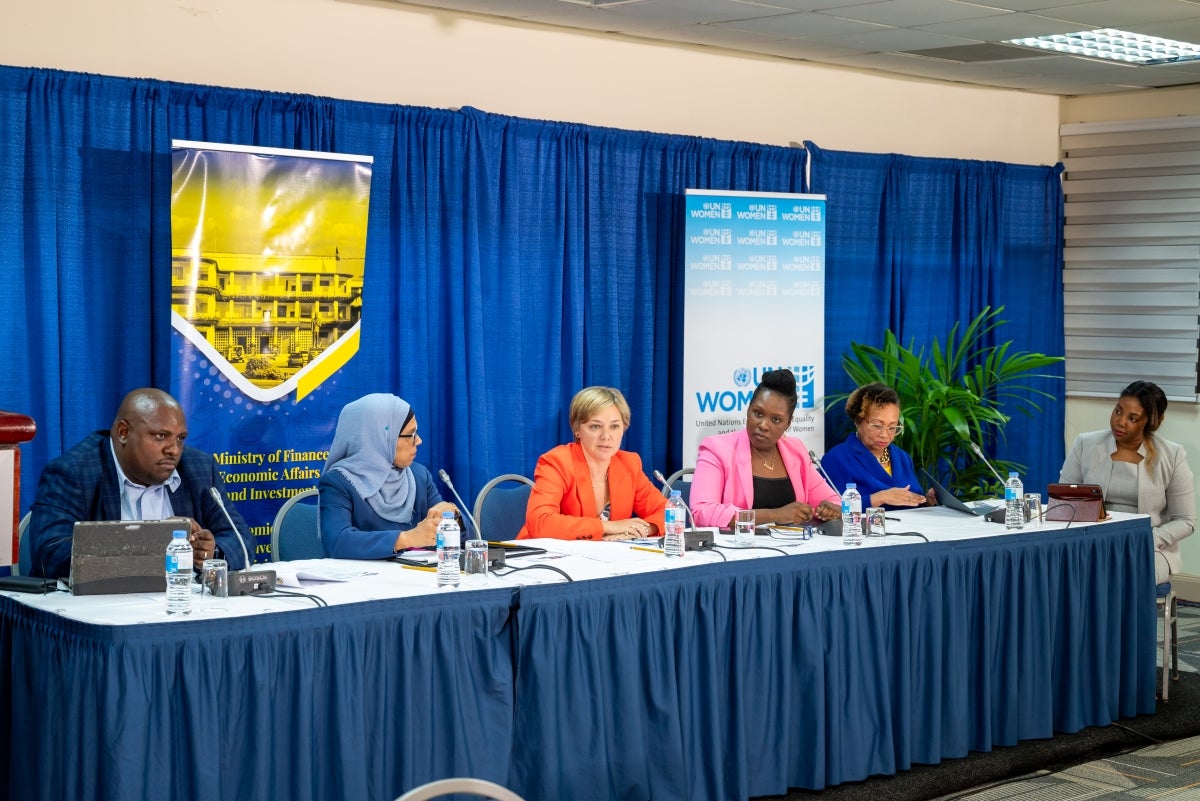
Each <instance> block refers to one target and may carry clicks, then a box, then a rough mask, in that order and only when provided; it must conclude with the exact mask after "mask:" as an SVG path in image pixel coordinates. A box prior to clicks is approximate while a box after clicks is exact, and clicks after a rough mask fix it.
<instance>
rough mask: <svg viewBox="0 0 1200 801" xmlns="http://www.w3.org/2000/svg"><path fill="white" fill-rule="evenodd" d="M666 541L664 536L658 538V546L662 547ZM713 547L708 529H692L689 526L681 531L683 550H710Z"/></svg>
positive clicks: (711, 536)
mask: <svg viewBox="0 0 1200 801" xmlns="http://www.w3.org/2000/svg"><path fill="white" fill-rule="evenodd" d="M665 542H666V538H665V537H659V538H658V547H660V548H661V547H663V545H664V544H665ZM712 547H713V533H712V531H710V530H708V529H703V528H699V529H693V528H689V529H687V530H685V531H684V532H683V549H684V550H685V551H711V550H712Z"/></svg>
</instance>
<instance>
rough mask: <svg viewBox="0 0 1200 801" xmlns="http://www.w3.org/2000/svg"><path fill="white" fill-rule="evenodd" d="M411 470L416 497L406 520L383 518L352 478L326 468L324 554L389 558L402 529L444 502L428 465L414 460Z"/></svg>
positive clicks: (322, 524) (322, 527)
mask: <svg viewBox="0 0 1200 801" xmlns="http://www.w3.org/2000/svg"><path fill="white" fill-rule="evenodd" d="M410 469H411V470H412V471H413V478H415V479H416V480H417V498H416V501H415V502H414V503H413V514H412V519H411V520H409V521H407V522H398V521H395V520H387V519H385V518H382V517H380V516H379V514H378V513H377V512H376V511H375V510H374V509H372V508H371V504H369V503H367V502H366V500H364V499H363V497H362V496H361V495H359V494H358V490H356V489H354V485H352V484H351V483H350V481H349V479H347V478H346V477H345V476H344V475H342V474H341V473H339V472H338V471H337V470H326V471H325V472H324V474H322V475H321V480H320V481H318V482H317V491H318V493H319V495H320V499H321V500H320V507H321V511H320V532H321V542H322V544H324V546H325V553H327V554H329V555H330V556H333V557H336V558H338V559H386V558H388V557H389V556H391V555H392V554H394V553H395V552H396V537H398V536H400V532H401V531H408V530H409V529H410V528H412V527H413V526H415V525H416V524H418V523H420V522H421V521H422V520H424V519H425V516H426V515H427V514H429V509H430V508H431V507H433V506H435V505H437V504H439V503H441V502H442V496H441V495H439V494H438V491H437V487H435V486H434V485H433V476H432V475H430V473H429V468H427V467H425V465H423V464H418V463H416V462H414V463H413V464H412V467H411V468H410ZM463 539H464V540H465V539H467V537H463Z"/></svg>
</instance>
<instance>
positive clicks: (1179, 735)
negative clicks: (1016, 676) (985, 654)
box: [757, 603, 1200, 801]
mask: <svg viewBox="0 0 1200 801" xmlns="http://www.w3.org/2000/svg"><path fill="white" fill-rule="evenodd" d="M1178 636H1179V668H1180V671H1181V675H1180V678H1179V681H1177V682H1173V683H1172V686H1171V693H1170V696H1171V697H1170V701H1169V702H1167V703H1163V702H1161V701H1160V702H1159V704H1158V710H1157V712H1156V713H1155V714H1153V715H1143V716H1141V717H1138V718H1134V719H1132V720H1126V721H1122V723H1121V724H1120V725H1114V726H1107V727H1104V728H1092V729H1084V730H1083V731H1081V732H1078V733H1076V734H1062V735H1059V736H1057V737H1055V738H1053V739H1051V740H1033V741H1028V742H1024V743H1019V744H1018V745H1015V746H1013V747H1011V748H998V749H996V750H995V751H992V752H990V753H979V754H971V755H969V756H967V757H965V758H963V759H953V760H947V761H945V762H942V763H941V764H939V765H918V766H916V767H914V768H913V769H912V770H909V771H905V772H903V773H900V774H898V775H896V776H880V777H876V778H872V779H868V780H866V781H863V782H854V783H851V784H843V785H838V786H837V787H829V788H827V789H825V790H821V791H819V792H816V791H808V790H793V791H791V792H790V793H788V795H786V796H771V797H769V798H761V799H758V800H757V801H817V800H818V799H819V801H858V800H859V799H869V801H929V800H930V799H945V801H950V799H955V800H956V801H958V800H961V801H1002V800H1004V801H1007V799H1017V798H1020V799H1044V800H1045V801H1051V799H1053V801H1074V799H1084V798H1087V799H1104V801H1110V799H1113V800H1115V799H1121V798H1130V799H1132V798H1135V797H1136V798H1140V799H1143V800H1144V799H1147V798H1150V799H1156V801H1200V784H1195V785H1193V786H1190V787H1189V786H1188V785H1189V784H1190V783H1192V782H1200V753H1196V752H1197V750H1200V739H1195V740H1188V738H1200V672H1197V671H1200V606H1196V605H1194V604H1182V603H1181V604H1180V605H1179V635H1178ZM1183 671H1186V672H1183ZM1185 741H1186V742H1185ZM1164 744H1165V745H1164ZM1142 749H1146V750H1142ZM1133 752H1137V753H1136V754H1135V753H1133ZM1127 760H1128V762H1127ZM1098 761H1100V762H1098ZM1089 763H1097V764H1090V765H1089ZM1126 765H1128V767H1127V766H1126ZM1155 765H1157V766H1158V767H1154V766H1155ZM1164 766H1166V767H1164ZM1068 770H1070V772H1069V773H1068V772H1066V771H1068ZM1153 771H1158V773H1154V772H1153ZM1189 772H1191V773H1190V778H1189ZM1124 773H1128V774H1130V775H1128V776H1125V775H1123V774H1124ZM1166 774H1170V776H1171V778H1170V779H1169V780H1168V778H1167V775H1166ZM1102 778H1104V779H1105V781H1100V779H1102ZM1175 782H1179V783H1178V784H1174V783H1175ZM1173 786H1174V787H1178V788H1180V789H1178V790H1173V789H1171V788H1172V787H1173ZM1113 793H1118V794H1117V795H1113ZM1122 793H1129V795H1121V794H1122Z"/></svg>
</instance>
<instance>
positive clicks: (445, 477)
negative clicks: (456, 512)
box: [438, 470, 483, 540]
mask: <svg viewBox="0 0 1200 801" xmlns="http://www.w3.org/2000/svg"><path fill="white" fill-rule="evenodd" d="M438 477H439V478H440V479H441V480H442V481H443V482H444V483H445V484H446V486H447V487H449V488H450V491H451V492H453V493H454V497H455V499H456V500H457V501H458V505H459V508H461V509H462V513H463V517H465V518H466V519H467V522H468V523H470V524H471V528H473V529H475V539H477V540H481V539H483V532H482V531H480V530H479V523H477V522H475V518H474V517H472V516H471V512H470V510H469V509H467V504H466V502H465V501H463V499H462V496H461V495H459V494H458V490H456V489H455V488H454V482H452V481H451V480H450V474H449V473H447V472H446V471H445V470H438Z"/></svg>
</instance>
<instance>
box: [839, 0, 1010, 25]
mask: <svg viewBox="0 0 1200 801" xmlns="http://www.w3.org/2000/svg"><path fill="white" fill-rule="evenodd" d="M822 13H827V14H829V15H831V16H837V17H842V18H845V19H856V20H860V21H862V22H875V23H878V24H880V25H894V26H896V27H897V28H913V27H916V26H918V25H931V24H933V23H938V22H950V21H953V20H959V19H973V18H976V17H994V16H996V15H997V14H1008V13H1011V12H997V11H996V9H994V8H985V7H983V6H978V5H974V4H971V3H959V2H955V0H892V1H891V2H888V3H867V4H865V5H859V6H849V7H847V8H839V9H836V10H832V11H826V12H822Z"/></svg>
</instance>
